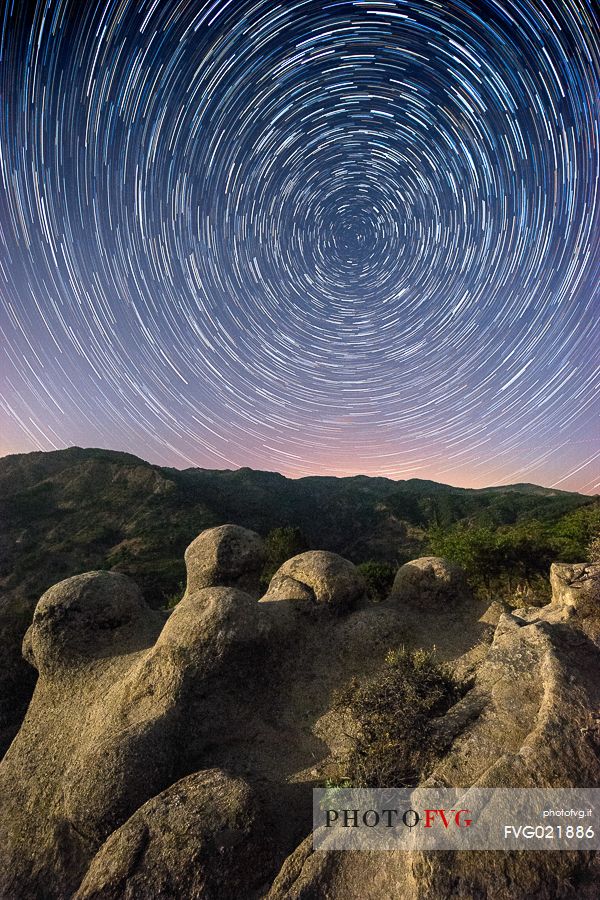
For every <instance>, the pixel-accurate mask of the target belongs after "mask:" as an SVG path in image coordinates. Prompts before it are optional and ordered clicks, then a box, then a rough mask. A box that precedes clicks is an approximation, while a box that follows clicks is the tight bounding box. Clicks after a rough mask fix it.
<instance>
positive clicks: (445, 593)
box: [392, 556, 471, 608]
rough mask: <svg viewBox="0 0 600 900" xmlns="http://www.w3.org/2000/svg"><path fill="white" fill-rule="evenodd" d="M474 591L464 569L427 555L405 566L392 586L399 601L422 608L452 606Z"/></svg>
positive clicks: (393, 592)
mask: <svg viewBox="0 0 600 900" xmlns="http://www.w3.org/2000/svg"><path fill="white" fill-rule="evenodd" d="M470 594H471V592H470V590H469V588H468V585H467V582H466V579H465V576H464V573H463V571H462V569H461V568H460V567H459V566H456V565H454V564H453V563H450V562H448V561H447V560H445V559H440V558H439V557H437V556H424V557H422V558H421V559H414V560H413V561H412V562H409V563H406V564H405V565H404V566H401V567H400V569H398V572H397V574H396V577H395V579H394V584H393V586H392V597H393V598H395V599H397V600H398V602H400V603H401V602H404V603H416V604H418V605H419V606H421V607H435V608H439V607H443V606H448V605H452V604H455V603H457V602H460V601H462V600H465V599H468V598H469V597H470Z"/></svg>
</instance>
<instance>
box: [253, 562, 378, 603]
mask: <svg viewBox="0 0 600 900" xmlns="http://www.w3.org/2000/svg"><path fill="white" fill-rule="evenodd" d="M365 594H366V584H365V581H364V578H363V577H362V575H361V574H360V572H359V571H358V569H357V568H356V566H354V565H353V564H352V563H351V562H348V560H347V559H344V558H343V557H341V556H338V555H337V553H328V552H327V551H325V550H309V551H308V552H306V553H300V554H299V556H294V557H292V559H288V561H287V562H285V563H284V564H283V565H282V566H281V567H280V568H279V569H278V570H277V572H276V573H275V575H274V576H273V578H272V579H271V583H270V584H269V589H268V591H267V593H266V594H265V595H264V597H263V598H262V600H263V601H264V602H270V601H273V600H308V601H309V602H312V603H323V604H326V605H327V606H329V607H330V608H331V609H336V610H349V609H352V608H353V607H354V606H355V605H356V604H357V603H358V602H359V601H360V600H363V599H364V598H365Z"/></svg>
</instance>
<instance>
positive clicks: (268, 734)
mask: <svg viewBox="0 0 600 900" xmlns="http://www.w3.org/2000/svg"><path fill="white" fill-rule="evenodd" d="M237 531H238V530H237V529H234V530H233V532H228V533H229V534H230V535H233V536H234V537H233V538H232V541H233V543H232V545H231V546H233V544H234V543H235V541H237V540H238V538H240V536H239V534H238V533H237ZM242 537H243V536H242ZM240 541H241V542H242V544H243V546H244V547H245V548H246V550H245V551H244V553H245V555H244V562H243V564H242V563H240V564H239V565H237V564H236V563H235V561H234V560H233V559H230V560H229V561H228V562H227V563H226V564H224V563H223V564H222V563H221V562H218V563H214V564H213V563H211V564H210V565H209V564H208V563H207V559H210V558H211V557H210V553H212V549H211V550H210V552H207V553H204V550H203V548H204V549H206V548H213V549H214V548H215V547H220V546H221V545H222V544H223V542H222V541H221V538H220V537H219V536H218V535H217V536H215V534H214V530H212V532H209V533H208V537H205V538H203V536H200V538H199V539H198V540H196V541H195V542H194V544H193V545H192V548H193V549H192V548H190V550H188V553H187V554H186V561H187V562H188V590H187V591H186V594H185V597H184V599H183V600H182V601H181V602H180V604H179V605H178V606H177V607H176V608H175V610H174V611H173V612H172V613H171V614H170V616H168V618H167V616H166V614H162V613H158V612H155V611H152V610H151V609H149V608H148V607H147V606H146V605H145V604H144V602H143V600H142V598H141V596H140V594H139V591H138V590H137V588H136V586H135V585H134V584H133V583H132V582H131V581H130V580H128V579H127V578H125V577H124V576H121V575H116V574H114V573H107V572H93V573H88V574H87V575H83V576H78V577H76V578H71V579H68V580H67V581H65V582H62V583H60V584H58V585H56V586H55V587H53V588H51V589H50V590H49V591H47V592H46V593H45V594H44V595H43V597H42V598H41V600H40V601H39V603H38V606H37V608H36V612H35V614H34V617H33V622H32V624H31V627H30V628H29V630H28V632H27V635H26V638H25V641H24V653H25V655H26V657H27V659H28V660H29V661H30V662H31V663H32V664H33V665H34V666H35V667H36V668H37V670H38V672H39V678H38V682H37V687H36V690H35V693H34V696H33V699H32V701H31V704H30V706H29V709H28V712H27V715H26V717H25V720H24V722H23V725H22V727H21V730H20V732H19V734H18V735H17V737H16V738H15V740H14V741H13V743H12V745H11V747H10V749H9V751H8V753H7V755H6V757H5V759H4V760H3V762H2V764H0V809H1V810H2V815H1V817H0V897H1V898H3V900H4V898H5V900H9V898H10V900H13V898H19V900H21V898H23V900H29V898H31V900H33V898H39V897H44V898H48V900H54V898H57V900H58V898H60V900H62V898H66V897H71V896H73V895H76V896H77V897H78V898H80V900H84V898H86V900H87V898H107V900H109V898H115V900H116V898H119V897H125V898H132V900H133V898H140V900H142V898H143V900H145V898H147V897H149V896H152V897H165V898H166V897H175V898H178V897H181V898H194V897H197V898H213V897H223V898H226V897H229V896H231V897H248V898H252V897H257V898H258V897H259V896H261V897H264V896H266V895H267V894H268V896H269V897H270V898H271V900H292V898H297V900H299V898H305V900H308V898H311V900H312V898H317V897H318V898H320V897H330V898H333V900H337V898H342V897H344V898H356V900H358V898H360V900H369V898H375V897H377V898H379V897H394V898H400V900H402V898H410V900H417V898H419V900H421V898H429V900H442V898H446V897H448V896H463V897H480V898H489V900H492V898H493V900H509V898H510V900H513V898H515V897H517V896H523V897H525V896H532V897H539V898H548V900H550V897H552V898H554V897H556V898H568V897H572V896H573V897H574V896H578V897H583V898H591V897H592V896H594V897H595V896H596V892H595V888H596V887H597V884H595V883H594V879H596V877H597V872H596V870H595V869H594V868H593V866H592V863H591V862H590V860H589V859H588V858H587V857H584V856H583V855H581V854H579V855H572V854H567V853H546V854H539V855H537V856H535V857H534V855H533V854H526V855H522V856H520V855H519V854H508V853H507V854H503V853H488V854H460V853H454V854H451V855H450V857H448V856H445V855H441V854H438V855H435V854H431V855H428V856H426V855H420V854H407V853H404V854H394V853H386V854H385V858H384V859H383V860H382V857H381V855H377V854H368V853H360V854H357V853H343V854H340V853H337V854H336V853H325V854H322V853H313V851H312V842H311V838H310V828H311V820H312V797H311V790H312V787H314V786H319V785H320V784H322V782H323V779H324V778H326V777H328V773H329V771H330V770H331V771H333V770H334V768H335V766H334V764H335V761H336V759H337V755H338V754H340V753H342V754H343V752H344V751H345V747H344V741H346V740H347V733H346V725H345V723H344V722H343V721H340V717H339V716H338V715H337V714H336V712H335V709H334V704H333V702H332V701H333V697H334V694H335V692H336V691H338V690H339V689H340V688H341V687H343V686H344V685H345V684H347V682H348V681H349V679H350V678H352V677H359V678H360V677H363V676H368V675H369V674H370V673H371V672H372V671H374V670H375V669H377V668H379V666H380V665H381V663H382V661H383V659H384V657H385V655H386V653H387V651H388V650H389V649H390V648H393V647H397V646H400V645H401V644H407V645H408V646H423V645H429V646H431V645H433V644H435V645H436V646H437V647H438V651H439V653H440V655H441V657H442V658H444V659H446V660H447V661H448V662H449V664H451V665H452V666H454V667H455V669H456V671H460V672H467V673H469V674H470V675H472V678H473V680H472V685H471V686H470V688H469V690H468V691H467V692H466V693H465V695H464V696H463V697H462V699H461V700H460V701H459V702H458V703H457V704H456V705H455V706H454V707H452V708H451V709H450V710H449V711H448V712H447V713H446V715H445V716H443V717H441V718H440V719H438V720H437V721H436V723H435V727H436V729H437V731H438V734H439V737H440V743H441V744H442V745H443V746H445V747H447V750H446V751H445V753H444V754H443V755H442V757H441V758H440V759H439V762H438V763H437V765H436V766H435V769H434V770H433V772H432V773H431V776H430V779H429V782H430V783H432V784H439V785H460V786H463V787H468V786H470V785H480V786H509V785H510V786H569V785H573V786H576V785H597V784H598V783H600V763H599V759H598V754H599V748H600V723H599V721H598V719H597V717H596V712H595V711H596V710H597V709H598V707H599V704H600V674H599V673H600V665H599V663H600V649H599V647H598V644H597V643H596V642H595V639H594V635H595V634H596V633H597V624H598V620H599V619H600V612H599V607H600V604H599V603H598V601H597V599H595V598H596V596H597V595H596V594H595V587H594V585H595V583H596V582H595V580H594V579H595V578H596V572H595V570H592V571H590V567H587V569H588V571H587V574H586V573H585V571H583V570H581V571H580V568H579V567H570V568H571V570H572V572H571V573H569V572H566V571H563V568H560V569H556V570H553V586H554V589H555V592H554V597H553V601H552V603H551V604H550V605H549V606H547V607H544V608H542V609H540V608H537V607H536V608H528V609H523V610H516V611H514V612H511V613H503V612H502V610H501V608H500V606H499V605H498V604H493V605H492V607H490V609H488V610H487V611H486V610H484V609H483V607H482V606H481V605H478V604H476V603H475V602H474V601H473V600H472V599H470V598H469V596H468V594H465V595H460V590H462V588H460V587H459V586H460V585H461V583H462V579H461V575H460V573H459V572H458V573H457V572H456V571H455V570H453V569H452V568H451V567H447V566H446V565H445V564H443V562H442V561H439V560H436V561H434V562H433V563H432V561H431V560H426V561H423V560H418V561H416V563H415V564H413V569H412V571H410V572H408V573H407V571H406V570H407V569H408V568H409V567H408V566H405V567H403V569H401V570H400V573H402V572H403V570H404V574H403V576H402V578H400V581H399V583H400V586H401V590H400V591H398V593H396V594H394V595H393V596H392V597H391V598H390V600H389V601H387V602H385V603H381V604H377V605H373V604H369V603H368V602H367V601H366V600H365V598H364V583H363V582H362V580H361V579H360V577H359V576H358V573H357V572H356V570H355V569H354V567H353V566H352V565H351V564H350V563H347V562H346V561H345V560H343V559H341V558H340V557H336V556H334V555H333V554H324V553H318V552H314V553H308V554H301V556H299V557H295V558H294V559H292V560H289V561H288V562H287V563H286V564H285V565H284V566H282V568H281V569H280V570H279V572H278V573H276V576H275V577H274V579H273V581H272V582H271V586H270V588H269V591H268V593H267V595H266V597H264V598H263V601H266V602H257V599H256V597H252V596H251V595H250V594H248V593H246V592H245V591H242V590H240V589H239V587H238V586H235V585H231V584H230V585H227V584H221V585H212V586H209V587H206V586H203V580H204V578H205V577H207V578H208V577H210V578H219V579H221V580H223V581H224V580H226V579H227V578H230V579H231V580H232V581H236V580H239V579H245V578H246V577H247V576H249V575H252V574H253V573H255V572H256V568H255V561H256V559H257V556H256V555H255V554H254V551H253V550H252V547H253V546H254V547H255V548H256V545H255V542H254V541H253V538H252V537H250V538H248V540H247V541H246V538H245V537H243V540H242V538H240ZM246 551H247V552H246ZM215 553H216V556H215V558H216V557H217V556H218V553H217V552H216V551H215ZM227 553H229V550H228V551H227ZM223 558H227V555H226V554H225V557H223ZM211 565H212V566H213V568H212V569H211V568H210V566H211ZM219 566H221V568H219ZM585 568H586V567H584V569H585ZM208 571H211V572H212V574H211V575H206V573H207V572H208ZM400 573H399V575H400ZM415 573H418V574H417V575H415ZM584 575H585V577H584ZM397 580H398V579H397ZM407 585H408V586H409V589H410V590H409V594H410V591H412V592H413V593H412V595H410V596H411V598H412V599H411V600H410V602H408V601H407V602H404V598H405V597H406V592H405V590H404V589H405V587H406V586H407ZM419 585H421V588H422V591H423V596H424V597H425V600H424V601H423V602H422V603H421V600H420V598H419ZM450 598H451V599H450ZM268 601H278V602H268ZM332 609H333V610H335V613H336V614H335V615H331V610H332ZM515 885H516V886H518V890H519V891H521V892H522V893H521V894H520V895H516V894H515ZM593 888H594V890H593ZM574 891H578V893H576V894H575V893H573V892H574Z"/></svg>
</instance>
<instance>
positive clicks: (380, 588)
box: [356, 561, 396, 603]
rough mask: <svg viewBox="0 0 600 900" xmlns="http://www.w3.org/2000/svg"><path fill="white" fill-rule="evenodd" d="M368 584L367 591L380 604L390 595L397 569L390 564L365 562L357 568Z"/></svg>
mask: <svg viewBox="0 0 600 900" xmlns="http://www.w3.org/2000/svg"><path fill="white" fill-rule="evenodd" d="M356 568H357V569H358V571H359V572H360V574H361V575H362V576H363V578H364V579H365V581H366V582H367V591H368V594H369V597H370V598H371V600H373V601H374V602H375V603H380V602H381V601H382V600H385V598H386V597H387V596H388V595H389V593H390V591H391V589H392V585H393V583H394V578H395V576H396V569H395V568H394V566H390V565H389V564H388V563H381V562H373V561H370V562H364V563H360V565H358V566H357V567H356Z"/></svg>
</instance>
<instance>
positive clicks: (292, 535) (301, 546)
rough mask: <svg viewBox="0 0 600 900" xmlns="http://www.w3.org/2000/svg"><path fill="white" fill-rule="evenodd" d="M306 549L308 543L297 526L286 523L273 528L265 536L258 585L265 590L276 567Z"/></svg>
mask: <svg viewBox="0 0 600 900" xmlns="http://www.w3.org/2000/svg"><path fill="white" fill-rule="evenodd" d="M305 550H308V543H307V540H306V538H305V537H304V534H303V533H302V531H301V530H300V529H299V528H295V527H293V526H291V525H287V526H285V527H284V528H274V529H273V530H272V531H270V532H269V533H268V535H267V536H266V538H265V557H266V558H265V565H264V568H263V571H262V574H261V576H260V586H261V588H262V589H263V590H265V591H266V590H267V588H268V587H269V582H270V581H271V578H272V577H273V575H274V574H275V572H276V571H277V569H278V568H279V567H280V566H282V565H283V564H284V562H287V560H288V559H291V558H292V556H298V554H299V553H304V551H305Z"/></svg>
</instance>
